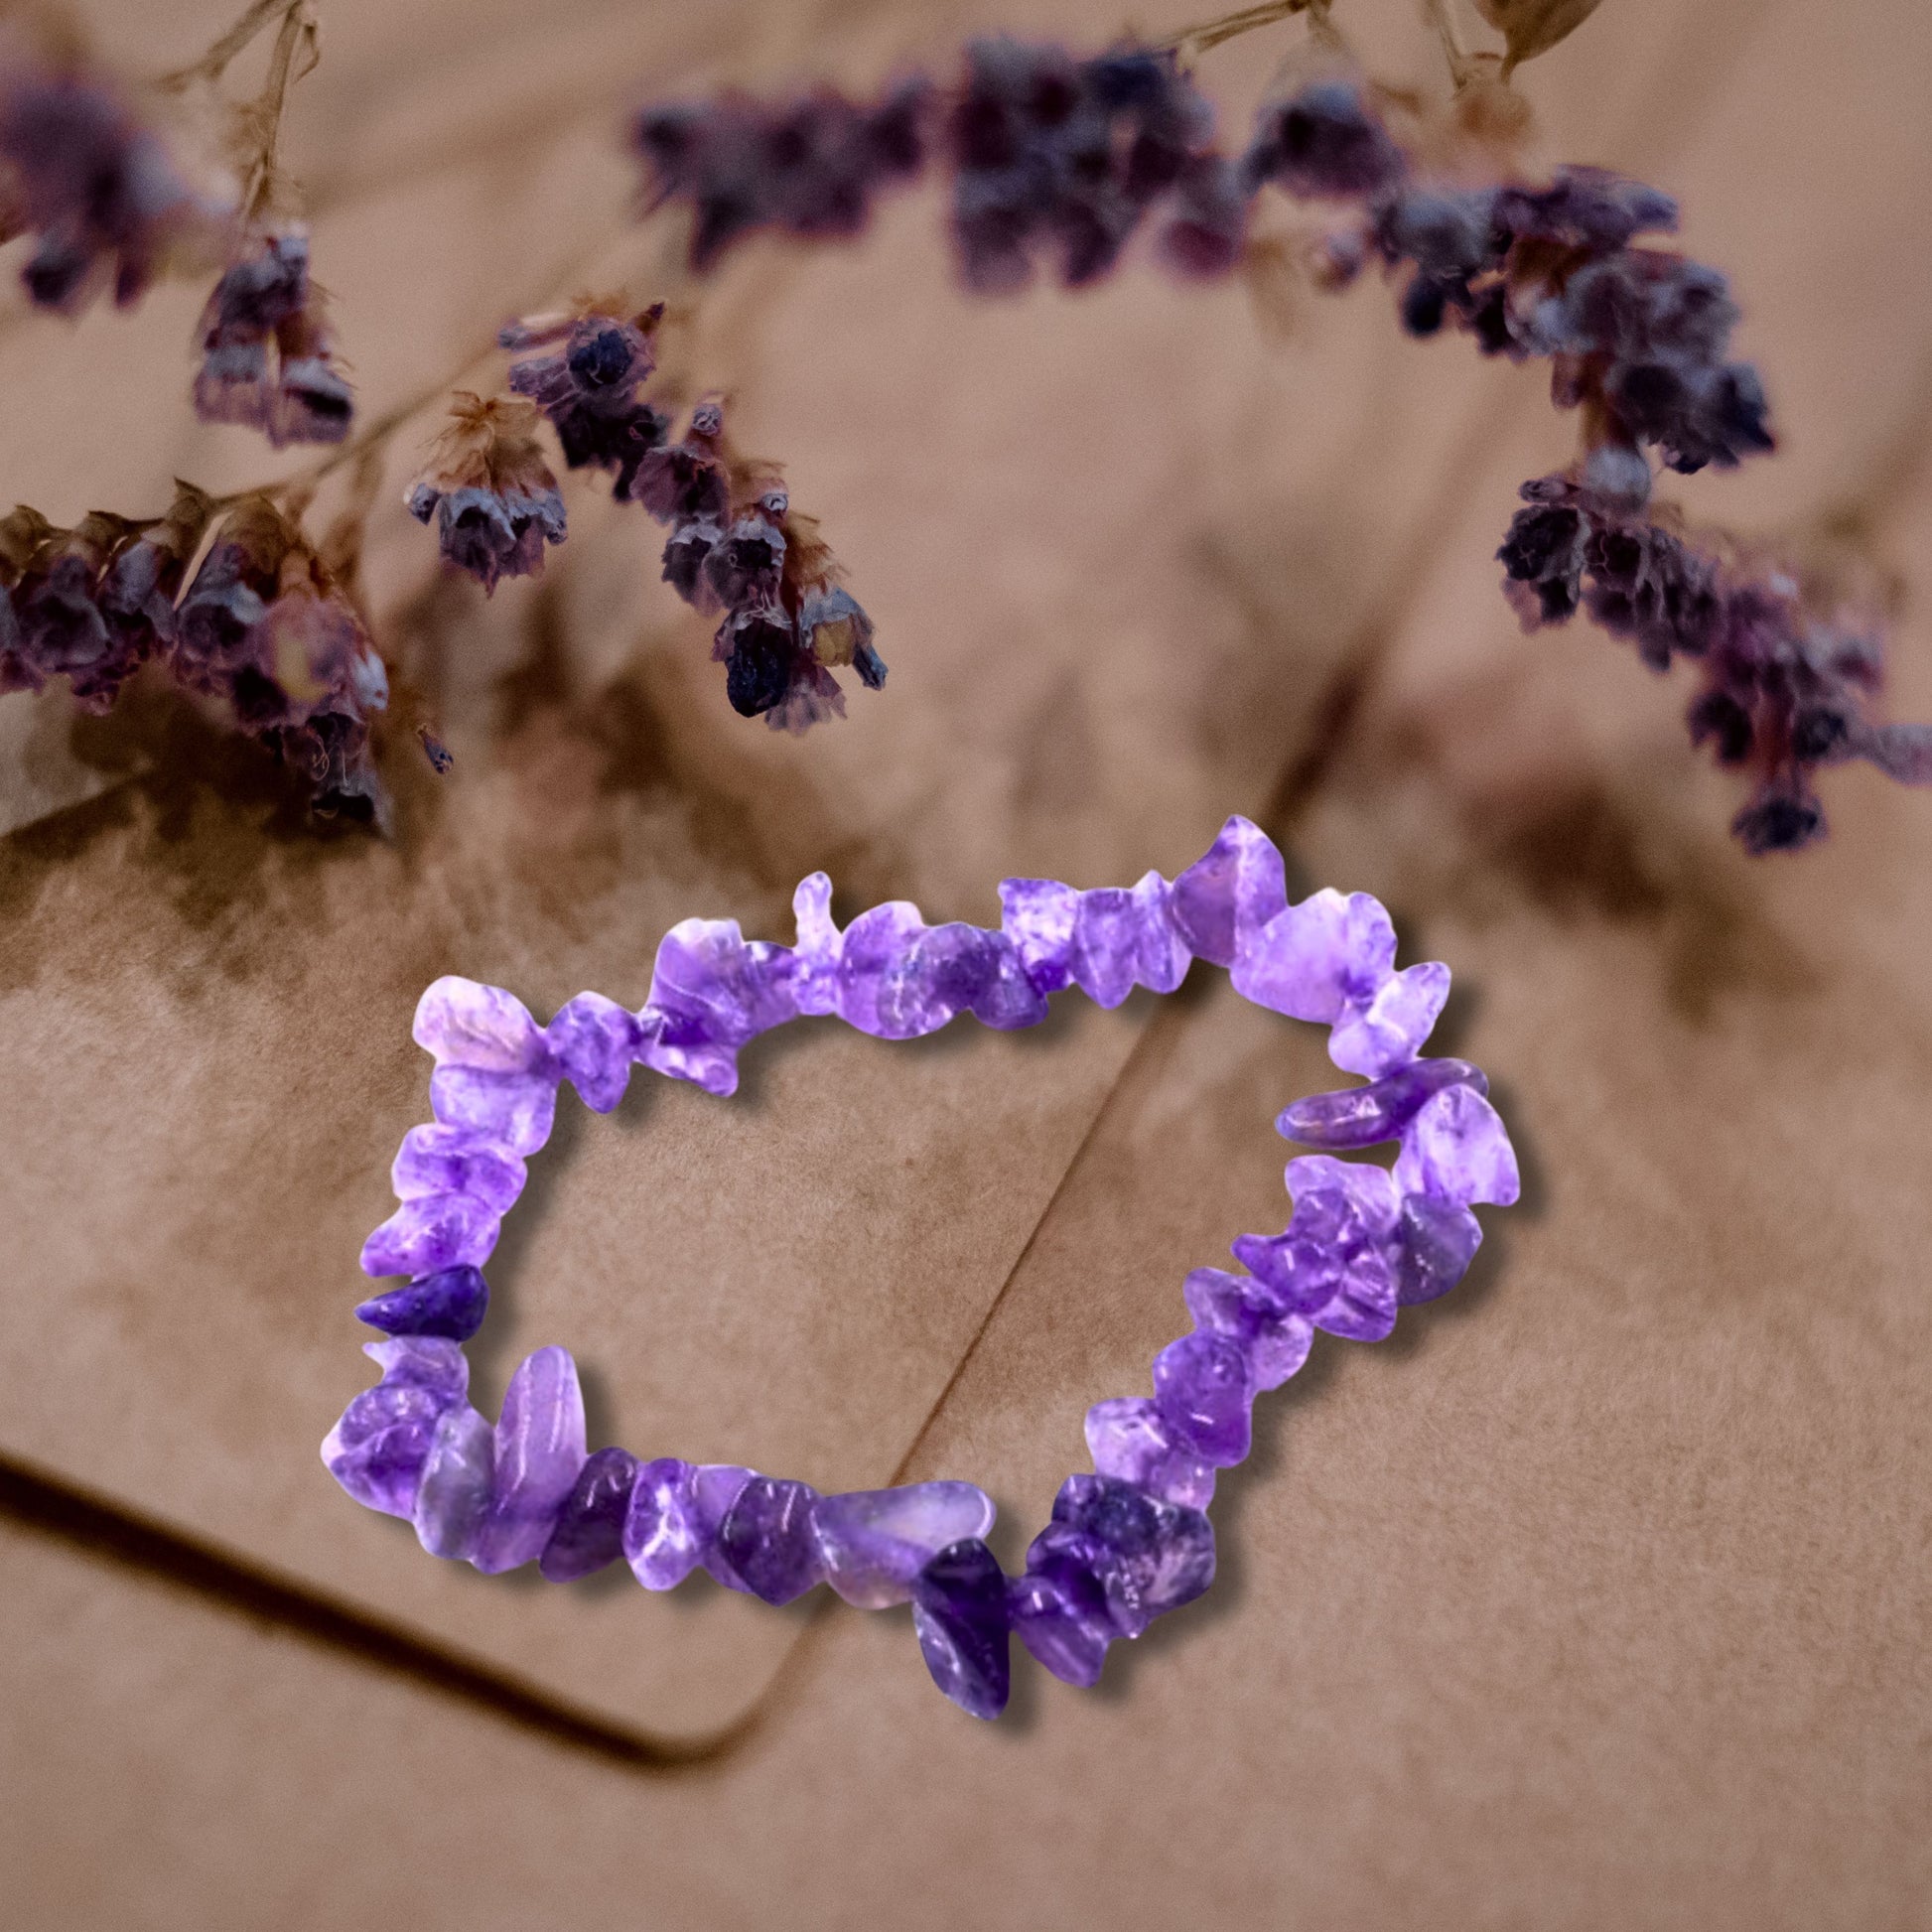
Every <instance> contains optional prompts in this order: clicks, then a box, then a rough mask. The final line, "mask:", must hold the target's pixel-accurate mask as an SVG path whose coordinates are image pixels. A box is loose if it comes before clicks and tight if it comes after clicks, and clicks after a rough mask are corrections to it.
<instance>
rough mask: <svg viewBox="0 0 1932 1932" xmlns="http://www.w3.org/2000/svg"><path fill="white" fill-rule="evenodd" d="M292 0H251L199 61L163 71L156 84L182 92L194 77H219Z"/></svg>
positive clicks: (208, 78)
mask: <svg viewBox="0 0 1932 1932" xmlns="http://www.w3.org/2000/svg"><path fill="white" fill-rule="evenodd" d="M288 5H289V0H249V4H248V5H247V6H246V7H244V8H243V9H242V12H241V17H240V19H238V20H237V21H236V22H235V24H234V25H233V26H232V27H230V28H229V29H228V31H227V32H226V33H225V34H223V35H222V36H221V38H220V39H219V40H218V41H216V42H215V43H214V45H213V46H212V47H210V48H209V49H208V51H207V53H206V54H204V55H203V56H202V58H201V59H200V60H199V61H191V62H190V63H189V65H188V66H187V67H185V68H177V69H175V71H174V72H173V73H164V74H163V75H162V76H161V77H160V78H159V79H158V80H157V81H156V82H155V83H154V84H155V85H156V86H157V87H165V88H167V89H168V91H169V92H170V93H179V92H180V90H181V89H182V88H183V87H186V86H187V85H188V84H189V82H190V81H193V80H209V81H212V80H219V79H220V78H221V76H222V74H224V73H225V72H226V71H227V70H228V67H229V65H230V64H231V63H232V62H233V61H234V59H235V58H236V56H237V55H239V54H241V53H242V52H243V51H244V50H245V49H246V48H247V46H248V44H249V42H251V41H252V40H253V39H254V38H255V36H256V35H257V34H259V33H260V32H261V30H262V29H263V28H264V27H266V26H267V25H268V23H269V22H270V21H271V20H273V19H274V18H275V16H276V15H277V14H278V13H280V12H281V11H282V10H283V9H284V8H285V7H287V6H288Z"/></svg>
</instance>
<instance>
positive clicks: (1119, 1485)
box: [1027, 1475, 1214, 1647]
mask: <svg viewBox="0 0 1932 1932" xmlns="http://www.w3.org/2000/svg"><path fill="white" fill-rule="evenodd" d="M1027 1568H1028V1570H1029V1571H1030V1572H1035V1573H1037V1574H1038V1575H1040V1576H1043V1577H1047V1578H1049V1579H1053V1580H1055V1581H1058V1582H1060V1583H1061V1584H1062V1585H1063V1587H1068V1588H1070V1589H1077V1580H1078V1579H1079V1577H1080V1576H1081V1575H1082V1574H1084V1575H1085V1577H1086V1578H1088V1579H1089V1580H1091V1582H1092V1583H1093V1584H1095V1585H1097V1586H1098V1587H1099V1590H1100V1592H1101V1595H1102V1597H1103V1598H1104V1600H1105V1602H1106V1606H1107V1613H1108V1615H1109V1616H1110V1618H1111V1619H1112V1622H1113V1626H1114V1629H1115V1631H1116V1633H1117V1634H1118V1635H1120V1636H1123V1637H1138V1636H1139V1635H1140V1634H1141V1633H1142V1631H1144V1630H1145V1629H1146V1628H1147V1627H1148V1625H1149V1624H1150V1623H1152V1622H1153V1621H1154V1619H1155V1618H1156V1617H1157V1616H1161V1615H1163V1614H1165V1613H1166V1612H1167V1611H1169V1610H1173V1609H1178V1608H1179V1607H1180V1606H1181V1604H1183V1603H1190V1602H1192V1601H1193V1599H1194V1598H1195V1597H1196V1596H1198V1595H1200V1593H1201V1592H1202V1591H1203V1590H1204V1589H1206V1587H1208V1585H1209V1584H1211V1583H1212V1582H1213V1581H1214V1530H1213V1526H1212V1525H1211V1524H1210V1523H1209V1522H1208V1520H1207V1518H1206V1517H1205V1516H1204V1515H1203V1514H1202V1513H1201V1512H1200V1511H1199V1510H1198V1509H1189V1508H1187V1507H1186V1506H1185V1505H1183V1504H1180V1503H1169V1502H1163V1501H1161V1500H1160V1499H1159V1498H1158V1497H1155V1496H1150V1495H1149V1494H1148V1493H1147V1492H1146V1491H1145V1490H1143V1489H1138V1488H1136V1487H1135V1486H1134V1484H1132V1483H1129V1482H1119V1481H1116V1480H1115V1479H1114V1478H1113V1477H1112V1476H1102V1475H1092V1476H1068V1477H1067V1479H1066V1481H1065V1482H1063V1483H1062V1484H1061V1485H1060V1492H1059V1494H1058V1495H1057V1496H1056V1497H1055V1498H1054V1499H1053V1520H1052V1521H1051V1522H1050V1523H1048V1524H1047V1525H1046V1527H1045V1528H1044V1529H1043V1530H1041V1531H1040V1533H1039V1534H1038V1535H1037V1536H1036V1537H1035V1538H1034V1540H1033V1544H1032V1546H1031V1547H1030V1548H1029V1549H1028V1551H1027ZM1030 1647H1031V1646H1030Z"/></svg>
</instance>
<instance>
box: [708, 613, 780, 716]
mask: <svg viewBox="0 0 1932 1932" xmlns="http://www.w3.org/2000/svg"><path fill="white" fill-rule="evenodd" d="M714 654H715V655H717V656H720V657H722V658H723V659H724V661H725V695H726V696H727V697H728V698H730V700H731V706H732V709H733V710H734V711H736V712H737V713H738V714H739V716H740V717H743V718H756V717H758V716H759V714H760V713H761V712H767V711H770V710H771V709H772V708H773V707H774V706H776V705H780V704H782V703H784V701H785V698H786V696H787V695H788V693H789V692H790V689H791V681H792V669H793V665H794V663H795V661H796V660H797V658H798V655H799V651H798V640H797V636H796V634H795V633H794V631H793V629H792V625H791V621H790V620H789V619H788V618H786V617H785V615H784V613H783V612H782V611H775V610H769V609H761V610H755V611H742V612H740V613H738V614H737V615H736V616H735V617H730V618H727V619H726V620H725V622H724V626H723V628H722V629H720V630H719V632H718V641H717V644H716V646H715V649H714Z"/></svg>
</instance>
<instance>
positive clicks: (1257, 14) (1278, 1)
mask: <svg viewBox="0 0 1932 1932" xmlns="http://www.w3.org/2000/svg"><path fill="white" fill-rule="evenodd" d="M1327 11H1328V9H1327V4H1326V0H1261V4H1260V5H1258V6H1253V7H1243V8H1242V9H1241V10H1240V11H1239V12H1238V13H1231V14H1223V15H1222V16H1221V17H1220V18H1219V19H1218V20H1204V21H1201V22H1200V23H1199V24H1198V25H1196V26H1193V27H1183V28H1182V29H1181V30H1180V32H1179V33H1177V34H1174V35H1173V36H1172V37H1171V38H1169V39H1168V40H1165V41H1162V42H1159V43H1157V45H1159V46H1161V47H1164V48H1169V49H1172V50H1173V52H1174V53H1176V54H1178V55H1180V56H1181V57H1182V58H1183V59H1186V58H1188V57H1191V56H1193V55H1196V54H1206V53H1209V52H1211V51H1212V50H1213V49H1214V48H1217V47H1219V46H1220V45H1221V43H1222V42H1223V41H1231V40H1233V39H1234V38H1235V37H1236V36H1237V35H1239V34H1246V33H1251V32H1252V31H1253V30H1254V29H1255V28H1257V27H1272V26H1274V25H1275V23H1276V22H1277V21H1279V20H1288V19H1291V18H1292V17H1293V16H1294V15H1296V14H1299V13H1308V14H1314V13H1319V14H1322V15H1325V14H1326V13H1327Z"/></svg>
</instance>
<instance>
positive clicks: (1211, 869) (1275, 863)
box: [1170, 817, 1288, 966]
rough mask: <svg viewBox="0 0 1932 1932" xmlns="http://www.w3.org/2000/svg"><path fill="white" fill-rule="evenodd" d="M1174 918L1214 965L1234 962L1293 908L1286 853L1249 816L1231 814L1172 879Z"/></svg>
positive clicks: (1183, 934)
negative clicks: (1203, 852) (1210, 841)
mask: <svg viewBox="0 0 1932 1932" xmlns="http://www.w3.org/2000/svg"><path fill="white" fill-rule="evenodd" d="M1170 904H1171V907H1172V910H1173V922H1174V925H1175V927H1176V928H1177V929H1178V931H1179V933H1180V936H1181V938H1182V939H1184V940H1185V941H1186V943H1187V946H1188V949H1189V950H1190V951H1191V952H1192V953H1193V954H1194V956H1195V958H1197V959H1205V960H1207V961H1208V962H1209V963H1210V964H1211V965H1215V966H1232V965H1233V964H1234V962H1235V958H1236V956H1237V954H1239V953H1240V952H1241V951H1242V950H1244V949H1245V948H1247V947H1249V946H1252V945H1253V943H1254V941H1255V937H1256V935H1257V934H1258V933H1259V932H1260V931H1261V929H1262V928H1263V927H1264V926H1265V925H1267V924H1268V922H1269V921H1270V920H1271V919H1273V918H1275V917H1276V916H1277V915H1278V914H1279V913H1281V912H1284V911H1286V910H1287V908H1288V886H1287V880H1286V874H1285V871H1284V868H1283V865H1282V855H1281V854H1280V853H1279V852H1278V851H1277V850H1276V849H1275V842H1274V840H1272V839H1271V838H1269V836H1268V835H1267V834H1266V833H1265V832H1263V831H1262V830H1261V828H1260V827H1259V826H1257V825H1254V824H1252V823H1250V821H1249V820H1247V819H1245V818H1239V817H1237V818H1231V819H1229V820H1228V822H1227V823H1226V824H1225V825H1223V826H1222V827H1221V830H1220V834H1219V836H1218V837H1217V838H1216V839H1215V841H1214V843H1213V844H1212V845H1211V846H1209V847H1208V849H1207V853H1206V855H1205V857H1203V858H1200V859H1197V860H1195V862H1194V863H1193V864H1192V865H1191V866H1189V867H1188V868H1187V870H1186V871H1185V872H1183V873H1182V874H1180V876H1179V877H1178V878H1177V879H1175V881H1174V882H1173V897H1172V899H1171V901H1170Z"/></svg>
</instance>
